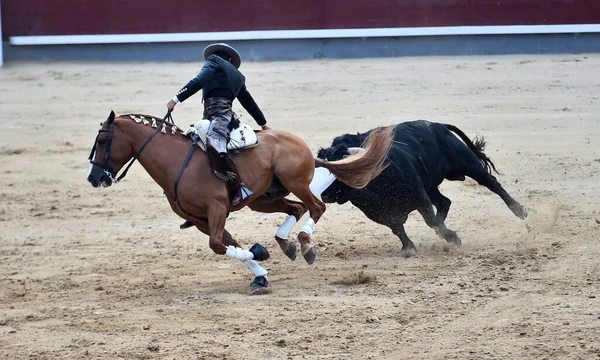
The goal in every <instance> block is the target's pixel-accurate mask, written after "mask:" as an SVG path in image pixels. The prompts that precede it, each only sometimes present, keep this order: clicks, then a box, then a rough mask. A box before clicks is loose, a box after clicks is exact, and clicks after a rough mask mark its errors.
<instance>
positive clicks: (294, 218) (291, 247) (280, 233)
mask: <svg viewBox="0 0 600 360" xmlns="http://www.w3.org/2000/svg"><path fill="white" fill-rule="evenodd" d="M248 206H249V207H250V209H252V210H254V211H258V212H262V213H275V212H282V213H286V214H288V215H289V216H288V218H287V219H286V220H285V221H284V222H283V224H281V226H280V227H279V229H278V230H277V232H276V233H275V240H276V241H277V243H278V244H279V247H280V248H281V250H282V251H283V253H284V254H285V255H287V257H288V258H290V259H292V260H296V254H297V252H298V250H297V248H296V244H295V242H294V241H288V238H289V236H290V233H291V232H292V229H293V228H294V225H296V223H297V222H298V220H300V218H302V216H303V215H304V213H306V211H307V208H306V206H305V205H304V204H303V203H301V202H298V201H292V200H288V199H276V200H271V201H269V200H262V199H257V200H256V201H255V202H253V203H250V204H249V205H248Z"/></svg>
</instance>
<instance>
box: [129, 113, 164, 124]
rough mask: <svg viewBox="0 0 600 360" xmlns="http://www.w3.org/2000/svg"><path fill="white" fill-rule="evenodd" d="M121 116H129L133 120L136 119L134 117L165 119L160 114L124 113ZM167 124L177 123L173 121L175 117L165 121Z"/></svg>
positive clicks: (158, 120)
mask: <svg viewBox="0 0 600 360" xmlns="http://www.w3.org/2000/svg"><path fill="white" fill-rule="evenodd" d="M119 117H128V118H130V119H131V120H135V119H134V117H136V118H142V119H146V120H147V119H150V120H156V121H157V122H160V121H163V119H161V118H159V117H158V116H154V115H148V114H123V115H120V116H119ZM165 124H167V125H175V123H174V122H173V118H171V117H170V118H168V119H167V120H166V121H165Z"/></svg>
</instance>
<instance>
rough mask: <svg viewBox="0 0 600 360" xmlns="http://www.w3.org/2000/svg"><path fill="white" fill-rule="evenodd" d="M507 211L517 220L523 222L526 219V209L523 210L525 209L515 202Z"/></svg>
mask: <svg viewBox="0 0 600 360" xmlns="http://www.w3.org/2000/svg"><path fill="white" fill-rule="evenodd" d="M509 209H510V210H511V211H512V212H513V214H515V216H516V217H518V218H519V219H521V220H525V219H526V218H527V209H525V207H523V205H521V204H519V203H518V202H516V203H514V204H513V205H511V206H509Z"/></svg>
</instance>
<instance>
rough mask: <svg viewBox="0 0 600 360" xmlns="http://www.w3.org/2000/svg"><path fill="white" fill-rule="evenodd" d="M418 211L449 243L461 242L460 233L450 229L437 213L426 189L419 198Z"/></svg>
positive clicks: (428, 224) (458, 243)
mask: <svg viewBox="0 0 600 360" xmlns="http://www.w3.org/2000/svg"><path fill="white" fill-rule="evenodd" d="M417 211H419V213H420V214H421V216H423V220H425V223H426V224H427V226H429V227H430V228H432V229H433V230H434V231H435V233H436V234H437V235H438V236H439V237H441V238H442V239H444V240H446V242H448V243H452V244H456V245H460V244H461V240H460V237H459V236H458V234H457V233H456V232H455V231H453V230H450V229H448V228H447V227H446V224H445V223H444V221H443V220H442V219H440V218H439V217H437V216H436V215H435V212H434V211H433V204H432V203H431V200H430V199H429V196H428V195H427V194H426V193H425V191H423V192H422V195H421V199H419V205H418V206H417Z"/></svg>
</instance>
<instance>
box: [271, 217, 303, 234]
mask: <svg viewBox="0 0 600 360" xmlns="http://www.w3.org/2000/svg"><path fill="white" fill-rule="evenodd" d="M297 222H298V220H296V217H295V216H294V215H290V216H288V218H287V219H285V221H284V222H283V224H281V226H280V227H279V229H277V232H276V233H275V236H277V237H278V238H280V239H283V240H287V238H288V237H289V236H290V233H291V232H292V229H293V228H294V225H296V223H297Z"/></svg>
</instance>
